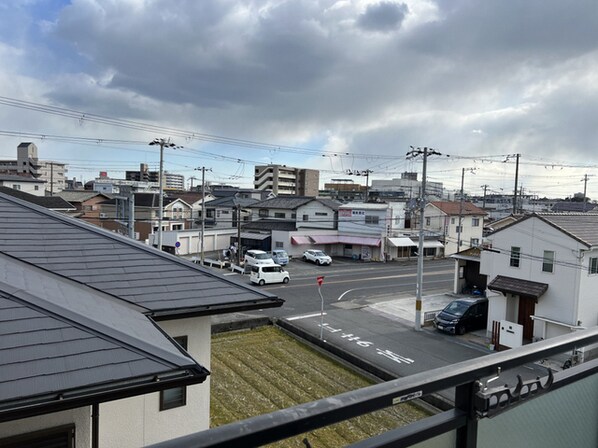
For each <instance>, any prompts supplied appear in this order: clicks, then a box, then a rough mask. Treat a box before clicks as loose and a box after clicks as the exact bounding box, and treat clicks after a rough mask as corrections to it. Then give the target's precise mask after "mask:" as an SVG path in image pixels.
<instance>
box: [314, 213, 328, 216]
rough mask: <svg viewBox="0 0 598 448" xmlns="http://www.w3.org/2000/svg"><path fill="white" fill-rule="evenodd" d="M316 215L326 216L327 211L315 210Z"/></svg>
mask: <svg viewBox="0 0 598 448" xmlns="http://www.w3.org/2000/svg"><path fill="white" fill-rule="evenodd" d="M316 216H328V213H325V212H316Z"/></svg>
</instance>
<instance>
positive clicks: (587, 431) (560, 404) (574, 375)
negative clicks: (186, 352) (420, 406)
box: [153, 327, 598, 448]
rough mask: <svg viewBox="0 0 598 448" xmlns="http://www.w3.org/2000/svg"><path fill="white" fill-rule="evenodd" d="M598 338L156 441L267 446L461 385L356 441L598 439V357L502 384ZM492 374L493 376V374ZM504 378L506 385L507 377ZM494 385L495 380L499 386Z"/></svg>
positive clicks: (586, 442) (464, 443)
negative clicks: (418, 415) (429, 411)
mask: <svg viewBox="0 0 598 448" xmlns="http://www.w3.org/2000/svg"><path fill="white" fill-rule="evenodd" d="M597 342H598V327H593V328H591V329H588V330H583V331H578V332H575V333H571V334H568V335H565V336H560V337H557V338H552V339H549V340H545V341H541V342H537V343H534V344H529V345H526V346H523V347H520V348H516V349H512V350H507V351H502V352H498V353H495V354H491V355H488V356H483V357H481V358H476V359H473V360H469V361H465V362H461V363H458V364H453V365H452V366H448V367H443V368H440V369H434V370H430V371H427V372H423V373H419V374H417V375H413V376H408V377H404V378H399V379H396V380H391V381H387V382H385V383H380V384H376V385H373V386H369V387H365V388H363V389H359V390H354V391H351V392H346V393H343V394H340V395H337V396H334V397H329V398H325V399H322V400H318V401H314V402H311V403H306V404H301V405H298V406H295V407H292V408H288V409H283V410H280V411H276V412H273V413H270V414H265V415H260V416H257V417H253V418H250V419H247V420H243V421H240V422H235V423H231V424H228V425H224V426H220V427H217V428H214V429H210V430H207V431H203V432H199V433H195V434H191V435H188V436H185V437H182V438H178V439H174V440H171V441H167V442H163V443H159V444H157V445H153V446H154V447H156V448H158V447H159V448H171V447H177V448H189V447H231V446H243V447H248V446H261V445H264V444H267V443H271V442H275V441H278V440H283V439H286V438H288V437H292V436H296V435H299V434H303V433H306V432H308V431H312V430H315V429H318V428H321V427H325V426H328V425H331V424H333V423H337V422H340V421H343V420H347V419H349V418H352V417H357V416H359V415H363V414H367V413H370V412H373V411H377V410H380V409H383V408H386V407H390V406H393V405H395V404H398V403H404V402H407V401H410V400H414V399H419V398H425V397H428V396H431V395H433V394H436V393H438V392H440V391H444V390H446V389H449V388H455V406H454V408H452V409H449V410H446V411H444V412H439V413H438V414H436V415H434V416H432V417H428V418H426V419H424V420H420V421H418V422H415V423H412V424H410V425H407V426H403V427H400V428H397V429H395V430H392V431H389V432H387V433H385V434H382V435H380V436H376V437H372V438H370V439H366V440H363V441H361V442H358V443H355V444H353V445H351V446H352V447H353V448H366V447H367V448H373V447H407V446H413V445H415V444H419V445H418V447H466V448H473V447H483V448H487V447H501V448H502V447H506V446H542V447H543V448H546V447H547V448H550V447H563V446H571V447H576V448H579V447H588V448H590V447H591V448H595V447H597V446H598V430H597V429H596V428H597V427H596V422H598V359H593V360H591V361H587V362H585V363H582V364H578V365H575V366H573V367H572V368H570V369H567V370H562V371H559V372H556V373H553V372H552V371H550V370H548V369H547V370H546V372H547V374H546V375H545V376H543V377H541V378H535V379H531V380H528V381H523V380H522V379H521V377H519V380H518V381H516V382H515V384H504V381H503V379H501V378H500V374H499V375H497V372H503V373H504V372H506V371H509V370H511V369H518V368H522V366H523V365H524V364H526V363H530V362H535V361H539V360H544V359H548V358H550V357H551V356H554V355H557V354H562V353H565V352H574V351H575V350H576V349H578V348H580V347H586V346H588V345H591V344H596V343H597ZM493 379H494V381H492V380H493ZM501 382H502V384H501ZM495 385H496V387H495Z"/></svg>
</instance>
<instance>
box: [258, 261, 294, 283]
mask: <svg viewBox="0 0 598 448" xmlns="http://www.w3.org/2000/svg"><path fill="white" fill-rule="evenodd" d="M290 279H291V276H290V275H289V273H288V271H285V270H284V268H283V267H282V266H280V265H277V264H273V265H254V266H251V274H250V276H249V280H250V281H251V282H252V283H257V284H258V285H260V286H263V285H265V284H266V283H288V282H289V280H290Z"/></svg>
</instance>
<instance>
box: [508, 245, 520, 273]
mask: <svg viewBox="0 0 598 448" xmlns="http://www.w3.org/2000/svg"><path fill="white" fill-rule="evenodd" d="M520 259H521V248H520V247H515V246H511V259H510V261H509V265H510V266H511V267H513V268H518V267H519V260H520Z"/></svg>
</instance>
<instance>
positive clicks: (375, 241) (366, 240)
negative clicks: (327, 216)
mask: <svg viewBox="0 0 598 448" xmlns="http://www.w3.org/2000/svg"><path fill="white" fill-rule="evenodd" d="M338 242H339V243H342V244H356V245H361V246H379V245H380V238H371V237H367V236H342V235H339V237H338Z"/></svg>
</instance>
